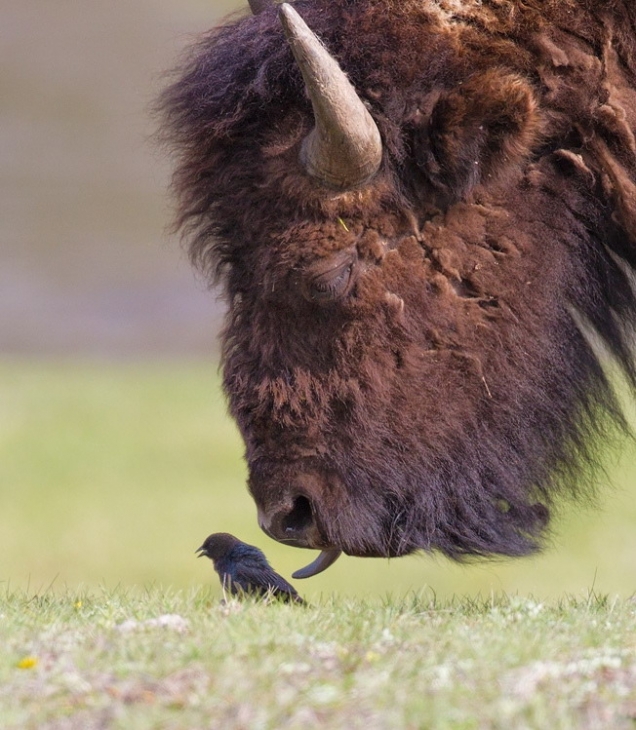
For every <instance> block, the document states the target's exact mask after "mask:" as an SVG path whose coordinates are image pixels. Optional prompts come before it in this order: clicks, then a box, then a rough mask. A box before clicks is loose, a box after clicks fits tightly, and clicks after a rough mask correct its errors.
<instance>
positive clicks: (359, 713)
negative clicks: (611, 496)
mask: <svg viewBox="0 0 636 730" xmlns="http://www.w3.org/2000/svg"><path fill="white" fill-rule="evenodd" d="M635 618H636V605H635V604H634V602H633V601H624V602H621V601H608V600H607V599H602V598H598V597H595V596H590V597H589V598H588V599H587V600H581V601H574V600H562V601H560V602H557V603H554V604H552V605H544V604H542V603H539V602H537V601H534V600H530V599H520V598H501V597H500V598H497V599H489V600H488V601H481V600H467V599H464V600H462V601H454V602H450V603H437V602H435V601H431V600H430V597H429V596H428V595H426V594H410V595H407V596H405V597H403V598H395V597H394V598H391V599H386V600H383V601H382V600H379V599H367V600H360V599H328V600H323V601H321V602H319V603H318V604H314V605H312V606H310V607H308V608H303V607H298V606H287V605H264V604H262V603H254V602H252V601H248V602H246V603H244V604H239V603H235V602H230V603H228V604H225V605H222V604H220V603H219V602H218V600H217V598H216V596H213V595H211V594H210V592H209V591H206V590H198V591H197V590H195V591H180V592H174V591H161V590H156V589H155V590H149V591H134V592H133V591H124V590H122V589H120V590H117V591H112V592H104V591H103V592H91V593H88V594H85V593H81V592H69V593H57V594H53V593H50V594H46V595H43V596H42V595H40V596H29V595H27V594H23V593H20V592H13V593H8V594H7V595H6V596H5V597H4V598H3V599H1V600H0V619H1V620H0V642H1V643H2V647H3V651H2V652H1V653H0V711H1V714H2V727H3V728H4V729H6V730H13V729H15V730H25V729H27V730H28V729H31V728H33V729H34V730H35V729H37V730H41V729H42V728H81V729H82V730H87V729H89V730H90V729H91V728H109V730H110V729H118V728H121V729H122V730H142V729H146V728H148V729H150V728H153V729H158V728H162V729H170V728H174V730H182V729H183V728H211V729H212V728H224V729H226V728H227V729H232V728H264V729H265V728H272V729H279V728H299V729H300V728H302V729H303V730H304V729H305V728H311V727H325V728H347V729H349V728H364V730H373V729H375V728H378V729H382V730H384V729H386V728H413V729H414V730H415V729H416V728H435V730H444V729H445V728H453V729H455V728H457V729H466V730H468V729H469V728H470V729H472V728H475V729H481V728H494V729H501V730H509V729H510V728H515V730H524V728H541V729H543V728H545V729H549V730H570V729H574V728H577V729H581V728H590V729H598V730H600V729H601V728H603V729H605V730H607V729H608V728H612V729H615V728H631V727H633V720H634V717H636V626H635Z"/></svg>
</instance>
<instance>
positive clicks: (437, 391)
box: [160, 0, 636, 559]
mask: <svg viewBox="0 0 636 730" xmlns="http://www.w3.org/2000/svg"><path fill="white" fill-rule="evenodd" d="M295 7H296V8H297V10H298V12H299V14H300V15H302V17H303V18H304V20H305V22H306V23H307V25H308V26H309V27H310V28H311V29H312V31H313V32H314V33H315V34H316V35H317V36H318V37H319V38H320V39H321V40H322V41H323V43H324V44H325V46H326V48H327V49H328V50H329V51H330V53H331V54H332V56H333V57H334V58H335V59H336V60H337V61H338V63H339V64H340V66H341V68H342V69H343V70H344V71H345V72H346V74H347V75H348V78H349V79H350V80H351V82H352V84H353V85H354V87H355V89H356V90H357V92H358V94H359V96H360V98H361V99H362V100H363V101H364V103H365V104H366V105H367V108H368V109H369V110H370V112H371V115H372V116H373V119H374V120H375V122H376V124H377V126H378V129H379V130H380V133H381V136H382V142H383V147H384V152H383V162H382V166H381V168H380V170H379V172H378V173H377V174H376V175H375V176H374V177H373V178H372V179H371V180H370V181H369V182H367V183H366V184H364V185H362V186H360V187H358V188H356V189H354V190H348V191H345V192H339V191H334V190H330V189H329V188H328V187H327V186H325V185H323V184H321V183H320V182H318V181H316V180H315V179H313V178H312V177H311V176H309V175H308V174H307V172H306V170H305V169H304V168H303V165H302V159H301V158H302V155H301V154H300V150H301V146H302V142H303V140H304V139H305V137H306V136H307V135H308V134H309V132H310V131H311V129H312V126H313V124H314V118H313V112H312V107H311V104H310V102H309V100H308V98H307V95H306V93H305V89H304V84H303V80H302V77H301V75H300V72H299V70H298V68H297V66H296V64H295V63H294V60H293V58H292V54H291V51H290V49H289V46H288V44H287V43H286V41H285V39H284V36H283V32H282V29H281V25H280V22H279V19H278V17H277V9H276V7H275V6H272V7H271V8H269V9H267V10H265V11H264V12H262V13H260V14H259V15H258V16H255V17H251V16H250V17H241V18H235V19H233V20H231V21H229V22H228V23H227V24H225V25H223V26H222V27H220V28H217V29H215V30H213V31H212V32H210V33H209V34H207V35H206V36H204V37H203V38H202V39H201V40H200V42H199V43H198V44H197V45H196V46H195V48H194V49H193V50H192V52H191V54H190V56H189V57H188V58H187V59H186V60H185V62H184V63H183V65H182V66H181V68H180V69H179V70H178V72H177V75H176V77H175V79H174V81H173V83H172V84H171V85H170V87H169V88H167V90H166V91H165V93H164V94H163V96H162V99H161V103H160V106H161V111H162V114H163V121H164V124H163V129H164V139H165V141H166V142H167V143H168V144H169V145H170V146H171V148H172V150H173V151H174V152H175V159H176V172H175V176H174V190H175V193H176V197H177V200H178V215H177V227H178V228H180V229H181V230H182V231H183V232H184V235H185V237H186V239H187V241H188V245H189V246H190V252H191V255H192V258H193V260H194V261H195V262H196V263H197V264H198V265H199V266H200V267H202V269H203V270H204V271H205V272H206V273H207V274H208V275H209V277H210V279H211V280H212V281H216V282H218V283H219V284H220V285H221V286H222V287H223V291H224V293H225V296H226V298H227V302H228V314H227V322H226V326H225V329H224V332H223V335H222V341H223V372H224V387H225V391H226V393H227V397H228V400H229V405H230V411H231V413H232V415H233V417H234V418H235V419H236V421H237V423H238V425H239V428H240V430H241V433H242V436H243V438H244V440H245V445H246V459H247V463H248V467H249V474H250V477H249V488H250V490H251V492H252V495H253V497H254V499H255V501H256V504H257V506H258V508H259V512H260V514H261V517H262V521H263V522H264V524H265V525H267V524H270V523H271V521H272V520H274V521H275V520H276V519H279V517H280V516H281V515H287V518H288V519H289V520H291V519H292V517H293V518H294V519H296V521H297V522H298V523H303V524H292V525H291V527H292V528H294V529H298V530H300V529H301V528H303V529H304V527H305V522H306V523H307V524H309V523H311V530H312V532H311V535H312V537H311V539H309V538H308V539H307V540H308V541H307V542H306V543H305V545H306V546H310V547H324V546H327V547H338V548H341V549H343V550H345V551H346V552H348V553H350V554H353V555H368V556H374V555H402V554H406V553H409V552H412V551H414V550H418V549H424V550H440V551H442V552H443V553H445V554H446V555H448V556H450V557H452V558H456V559H461V558H463V557H466V556H472V555H494V554H501V555H523V554H526V553H528V552H531V551H532V550H534V549H536V548H537V547H538V546H539V545H540V544H541V538H542V537H543V536H545V534H546V531H547V528H548V524H549V518H550V515H551V513H552V512H553V508H554V507H555V506H556V505H558V504H559V503H560V502H561V498H562V497H567V496H578V495H583V494H588V493H589V487H590V485H591V483H592V482H593V481H594V478H593V476H591V473H592V472H593V471H594V467H595V465H596V464H597V449H598V445H599V438H600V437H607V435H608V434H611V433H612V432H615V431H616V430H617V429H619V430H620V429H622V428H624V427H625V424H624V421H623V419H622V417H621V414H620V410H619V408H618V406H617V404H616V402H615V399H614V396H613V393H612V389H611V387H610V386H609V384H608V381H607V379H606V376H605V375H604V371H603V368H602V367H601V364H600V362H599V357H598V354H597V351H598V348H595V347H592V345H591V344H590V341H591V339H592V338H594V337H595V338H597V339H598V341H599V342H601V343H602V344H603V347H604V349H605V351H606V352H609V353H611V355H613V357H614V358H615V360H616V361H617V362H618V363H619V364H620V366H621V367H622V369H623V371H624V372H625V373H626V375H627V380H628V381H629V382H630V383H631V384H632V385H634V384H635V383H636V377H635V372H634V366H633V360H632V356H631V349H630V348H631V335H632V330H633V326H634V322H635V313H636V301H635V298H634V290H633V288H632V286H631V283H630V276H631V270H632V269H633V267H634V266H635V265H636V243H635V233H636V187H635V183H636V142H635V138H634V130H635V129H636V40H635V39H636V10H635V9H634V8H635V7H636V6H634V4H633V3H631V2H630V1H629V0H624V2H623V1H621V0H613V1H611V0H606V1H603V0H599V1H598V2H592V1H591V0H552V1H551V2H543V0H524V1H523V2H521V1H520V0H519V1H517V0H512V2H499V1H497V0H492V1H488V2H486V1H485V0H483V2H482V1H481V0H480V1H479V2H478V1H477V0H464V1H459V0H454V1H451V0H438V1H436V2H434V1H433V0H404V1H402V2H395V1H394V0H303V1H302V2H297V3H296V4H295ZM334 272H335V273H334ZM280 519H282V517H280ZM279 527H280V525H279ZM281 529H282V528H281ZM290 529H291V528H290ZM270 531H271V533H272V534H274V536H275V537H277V538H278V539H284V536H283V537H281V531H280V530H278V531H277V529H275V528H274V527H272V526H271V524H270ZM292 531H293V530H292ZM283 532H284V530H283ZM292 542H293V541H292ZM297 544H301V543H297Z"/></svg>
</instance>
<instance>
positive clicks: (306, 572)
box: [292, 548, 342, 579]
mask: <svg viewBox="0 0 636 730" xmlns="http://www.w3.org/2000/svg"><path fill="white" fill-rule="evenodd" d="M341 555H342V550H339V549H338V548H330V549H329V550H323V551H322V552H321V553H320V555H319V556H318V557H317V558H316V559H315V560H314V561H313V563H310V564H309V565H307V566H305V567H304V568H300V570H297V571H296V572H295V573H292V578H296V579H298V578H311V577H312V576H313V575H318V573H322V571H323V570H327V568H328V567H329V566H330V565H333V564H334V563H335V562H336V560H338V558H339V557H340V556H341Z"/></svg>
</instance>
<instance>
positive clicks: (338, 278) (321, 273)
mask: <svg viewBox="0 0 636 730" xmlns="http://www.w3.org/2000/svg"><path fill="white" fill-rule="evenodd" d="M354 264H355V256H354V255H353V254H352V253H351V252H341V253H340V254H338V255H337V256H336V257H334V259H333V260H330V261H329V262H320V264H319V265H317V266H315V267H314V268H313V270H311V269H310V270H309V271H307V272H306V275H305V277H304V282H303V286H302V291H303V294H304V296H305V298H306V299H308V300H309V301H310V302H314V303H316V304H327V303H329V302H335V301H337V300H338V299H341V298H342V297H343V296H344V295H345V294H346V293H347V292H348V291H349V290H350V288H351V283H352V273H353V269H354ZM326 265H327V266H328V267H329V268H325V266H326Z"/></svg>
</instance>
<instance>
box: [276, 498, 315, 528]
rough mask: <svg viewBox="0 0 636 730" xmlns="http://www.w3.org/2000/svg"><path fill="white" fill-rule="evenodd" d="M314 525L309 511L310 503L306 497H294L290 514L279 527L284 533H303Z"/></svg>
mask: <svg viewBox="0 0 636 730" xmlns="http://www.w3.org/2000/svg"><path fill="white" fill-rule="evenodd" d="M313 523H314V516H313V513H312V511H311V502H310V501H309V500H308V499H307V497H303V496H300V497H296V499H295V500H294V506H293V507H292V510H291V512H289V513H288V514H286V515H285V517H283V519H282V520H281V527H282V528H283V530H284V531H285V532H304V531H305V530H307V528H309V527H311V525H313Z"/></svg>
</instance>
